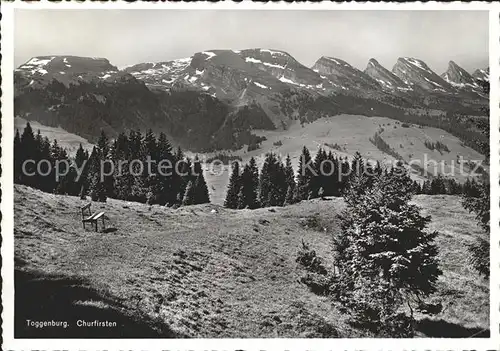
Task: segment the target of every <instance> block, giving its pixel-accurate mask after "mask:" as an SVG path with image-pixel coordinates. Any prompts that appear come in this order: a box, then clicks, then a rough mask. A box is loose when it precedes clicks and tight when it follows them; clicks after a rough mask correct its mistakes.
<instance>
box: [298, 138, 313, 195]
mask: <svg viewBox="0 0 500 351" xmlns="http://www.w3.org/2000/svg"><path fill="white" fill-rule="evenodd" d="M312 166H313V164H312V159H311V154H310V152H309V150H308V149H307V148H306V147H305V146H304V147H303V148H302V154H301V155H300V159H299V170H298V174H297V187H298V200H299V201H300V200H305V199H307V198H308V196H309V193H310V192H311V187H312V180H313V177H314V173H313V172H314V169H313V167H312Z"/></svg>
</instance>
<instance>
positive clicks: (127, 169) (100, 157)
mask: <svg viewBox="0 0 500 351" xmlns="http://www.w3.org/2000/svg"><path fill="white" fill-rule="evenodd" d="M26 160H33V161H34V163H27V164H26V165H27V167H25V171H26V172H24V171H23V169H22V167H23V163H24V162H25V161H26ZM61 161H67V163H66V164H64V163H62V162H61ZM161 161H163V163H161ZM58 162H59V163H58ZM37 165H40V167H39V169H38V170H37ZM66 165H70V167H69V169H68V170H67V172H66V170H65V167H66ZM161 165H163V166H164V167H163V168H161V169H160V168H159V166H161ZM48 170H51V172H48ZM57 172H58V173H57ZM64 173H67V174H66V175H65V176H63V177H60V178H59V179H57V177H56V174H64ZM30 174H34V175H30ZM14 181H15V182H16V183H20V184H25V185H29V186H31V187H34V188H38V189H40V190H43V191H46V192H53V193H57V194H66V195H73V196H76V195H80V196H81V197H85V196H86V195H90V196H91V198H92V200H94V201H106V199H107V198H108V197H112V198H116V199H120V200H127V201H138V202H143V203H148V204H160V205H168V206H174V205H192V204H201V203H207V202H210V199H209V193H208V187H207V184H206V182H205V178H204V175H203V169H202V165H201V162H200V161H199V160H198V159H197V158H195V159H194V160H193V161H192V160H191V159H189V158H188V157H185V155H184V154H183V152H182V150H181V149H180V148H178V149H177V150H175V151H174V150H173V149H172V146H171V144H170V143H169V141H168V140H167V137H166V135H165V134H164V133H160V135H159V137H158V138H156V136H155V135H154V133H153V132H152V131H151V130H149V131H148V132H147V133H146V134H145V135H142V134H141V132H140V131H133V130H132V131H130V132H129V134H128V135H126V134H125V133H121V134H119V135H118V137H117V138H116V139H115V140H113V141H110V140H109V139H108V137H107V136H106V134H105V133H104V132H102V133H101V136H100V138H99V140H98V142H97V145H96V146H95V147H94V148H93V150H92V152H91V153H90V154H89V153H88V152H87V151H86V150H84V149H83V147H82V146H81V145H80V147H79V149H78V150H77V152H76V155H75V158H74V160H71V159H70V158H69V157H68V155H67V153H66V151H65V150H64V149H63V148H61V147H59V146H58V144H57V141H56V140H54V142H53V143H52V144H50V142H49V141H48V139H47V138H42V137H41V135H40V132H38V134H37V135H36V136H35V135H34V133H33V130H32V128H31V126H30V124H29V123H27V125H26V127H25V129H24V131H23V133H22V135H19V131H17V132H16V136H15V138H14Z"/></svg>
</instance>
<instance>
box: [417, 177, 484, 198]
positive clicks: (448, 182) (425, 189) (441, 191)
mask: <svg viewBox="0 0 500 351" xmlns="http://www.w3.org/2000/svg"><path fill="white" fill-rule="evenodd" d="M414 188H415V193H416V194H425V195H461V194H468V195H471V196H475V194H477V193H478V192H479V188H480V183H478V182H477V181H476V180H475V179H474V178H467V180H466V181H465V182H464V183H463V184H461V183H459V182H457V181H456V180H455V179H454V178H444V177H443V176H442V175H440V174H439V175H438V176H437V177H434V178H432V179H431V180H426V181H424V182H423V183H422V185H420V183H418V182H414Z"/></svg>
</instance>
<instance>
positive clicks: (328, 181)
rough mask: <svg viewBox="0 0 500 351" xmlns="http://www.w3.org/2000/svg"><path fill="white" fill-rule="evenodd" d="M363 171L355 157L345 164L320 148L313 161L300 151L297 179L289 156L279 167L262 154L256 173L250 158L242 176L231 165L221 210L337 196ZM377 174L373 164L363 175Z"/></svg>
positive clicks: (270, 156)
mask: <svg viewBox="0 0 500 351" xmlns="http://www.w3.org/2000/svg"><path fill="white" fill-rule="evenodd" d="M366 167H371V166H368V165H365V163H364V162H363V159H362V157H361V154H359V153H356V155H355V156H354V159H353V160H352V161H351V162H349V161H348V160H347V158H341V157H340V158H339V157H337V156H335V155H334V154H332V152H329V153H326V151H325V150H323V149H322V148H320V149H319V150H318V153H317V154H316V157H315V158H314V160H313V159H312V157H311V154H310V152H309V150H308V149H307V148H306V147H304V148H303V149H302V154H301V156H300V159H299V171H298V174H297V176H295V173H294V170H293V167H292V163H291V160H290V156H287V158H286V160H285V163H284V164H283V162H282V161H281V160H280V158H279V157H278V156H277V155H276V154H274V153H272V152H271V153H268V154H266V158H265V160H264V163H263V165H262V169H261V171H260V173H259V170H258V168H257V163H256V161H255V159H254V158H253V157H252V158H251V159H250V162H249V163H248V164H247V165H245V166H244V168H243V171H242V172H241V171H240V165H239V163H237V162H234V163H233V167H232V173H231V177H230V179H229V186H228V190H227V194H226V200H225V202H224V206H225V207H228V208H235V209H236V208H257V207H268V206H283V205H287V204H293V203H296V202H299V201H301V200H307V199H313V198H318V197H322V196H340V195H341V194H342V192H343V191H344V189H346V187H347V185H348V183H349V178H350V177H352V173H355V172H363V171H365V170H364V168H366ZM380 171H381V168H380V165H379V164H377V166H376V167H372V169H371V170H368V171H367V172H368V173H370V172H371V173H374V174H375V173H377V172H380Z"/></svg>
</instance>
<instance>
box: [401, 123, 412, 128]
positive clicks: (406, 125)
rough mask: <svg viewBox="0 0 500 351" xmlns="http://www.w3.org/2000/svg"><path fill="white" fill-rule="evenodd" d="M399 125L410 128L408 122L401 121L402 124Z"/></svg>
mask: <svg viewBox="0 0 500 351" xmlns="http://www.w3.org/2000/svg"><path fill="white" fill-rule="evenodd" d="M401 127H403V128H410V125H409V124H408V123H403V124H401Z"/></svg>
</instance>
